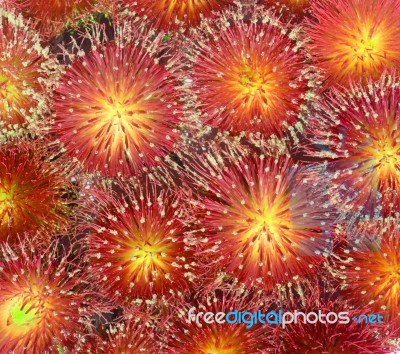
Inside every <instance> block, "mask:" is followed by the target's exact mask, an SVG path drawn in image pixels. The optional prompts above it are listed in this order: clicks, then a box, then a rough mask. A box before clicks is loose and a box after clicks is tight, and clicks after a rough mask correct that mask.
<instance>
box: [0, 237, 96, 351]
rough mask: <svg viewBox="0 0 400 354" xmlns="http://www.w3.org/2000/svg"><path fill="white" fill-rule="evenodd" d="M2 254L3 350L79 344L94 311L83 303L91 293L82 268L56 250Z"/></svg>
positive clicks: (0, 309) (4, 251) (0, 316)
mask: <svg viewBox="0 0 400 354" xmlns="http://www.w3.org/2000/svg"><path fill="white" fill-rule="evenodd" d="M1 252H2V254H1V259H2V260H1V262H0V267H1V270H2V271H1V273H0V299H1V300H0V351H1V352H2V353H9V352H16V353H17V352H18V353H22V352H23V351H27V352H30V353H44V352H47V351H49V350H50V351H52V350H54V351H55V350H56V348H57V347H60V346H61V347H63V346H71V345H72V344H74V342H76V340H77V338H76V337H75V334H76V333H78V332H81V333H82V331H83V330H84V329H83V323H84V322H85V318H86V316H87V315H90V314H89V313H88V311H87V308H85V307H83V306H82V305H83V303H84V299H85V296H87V293H88V292H87V290H83V288H82V286H81V285H82V284H83V277H82V275H81V270H80V268H78V267H76V268H75V269H72V268H71V266H70V264H69V262H68V261H67V256H65V257H61V259H57V257H56V254H55V252H53V251H51V250H50V249H49V250H47V251H46V252H44V253H41V254H39V253H37V252H35V254H33V252H31V251H28V250H27V249H26V248H25V247H24V246H23V245H22V246H21V248H20V249H19V251H18V253H14V252H13V251H11V249H10V248H9V247H8V246H4V247H3V248H2V251H1ZM78 287H80V289H79V290H78ZM92 301H94V299H92Z"/></svg>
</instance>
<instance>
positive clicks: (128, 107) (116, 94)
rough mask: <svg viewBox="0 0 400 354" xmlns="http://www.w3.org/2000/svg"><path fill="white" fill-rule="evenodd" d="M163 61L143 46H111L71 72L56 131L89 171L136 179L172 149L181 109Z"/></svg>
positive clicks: (60, 94) (59, 96)
mask: <svg viewBox="0 0 400 354" xmlns="http://www.w3.org/2000/svg"><path fill="white" fill-rule="evenodd" d="M137 36H138V37H137V38H136V39H138V38H139V34H137ZM153 40H154V43H158V42H160V41H161V40H162V39H161V38H157V39H153ZM140 43H142V44H143V41H141V42H140ZM154 45H155V44H154ZM159 49H160V48H159ZM159 60H160V59H156V58H154V57H152V55H151V54H149V53H148V50H147V49H145V48H143V47H141V44H138V43H129V44H126V45H125V46H124V48H120V47H119V46H118V45H117V44H115V43H109V44H107V45H105V46H104V47H101V48H98V49H97V50H92V51H91V52H90V53H89V54H87V55H86V56H85V57H84V58H81V59H77V60H75V61H74V62H73V63H72V65H71V67H70V68H69V69H68V71H67V73H66V75H65V76H64V78H63V80H62V82H61V84H60V86H59V87H58V89H57V91H56V94H55V101H54V110H55V126H54V130H55V131H56V132H57V134H58V136H59V138H60V140H61V141H62V142H63V143H64V144H65V148H66V150H67V153H68V154H69V155H70V156H72V157H76V158H77V159H78V160H79V161H80V162H81V163H82V164H83V165H84V167H85V168H86V169H88V170H89V171H95V170H99V171H100V172H102V173H103V174H105V175H110V176H116V175H118V174H122V175H132V174H135V173H137V172H139V171H140V170H142V169H143V168H144V167H145V166H149V165H154V164H155V163H157V161H160V160H161V158H162V157H163V156H164V155H165V154H166V153H167V152H168V150H170V149H171V148H172V147H173V145H174V142H175V141H176V139H177V136H178V134H177V132H176V130H175V129H176V125H177V123H178V122H179V107H177V103H176V101H175V89H174V86H173V83H172V79H171V75H170V73H169V72H168V70H166V69H165V67H163V66H162V65H160V64H159Z"/></svg>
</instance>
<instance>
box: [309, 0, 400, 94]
mask: <svg viewBox="0 0 400 354" xmlns="http://www.w3.org/2000/svg"><path fill="white" fill-rule="evenodd" d="M311 9H312V12H313V16H314V17H315V19H316V20H314V19H313V20H311V19H310V20H309V22H308V26H307V29H306V32H307V34H308V35H309V37H310V38H311V42H310V45H309V49H310V51H311V53H312V54H313V55H314V57H315V60H316V63H317V65H318V66H319V67H320V68H321V69H322V71H323V74H324V76H325V78H326V85H327V86H329V85H344V86H348V85H349V82H350V81H349V79H352V80H359V79H364V78H366V77H370V76H371V77H373V78H374V79H377V78H379V76H380V75H381V73H382V71H384V70H385V69H391V68H400V38H399V36H398V35H397V29H398V27H399V26H400V1H399V0H338V1H330V0H320V1H314V2H312V5H311Z"/></svg>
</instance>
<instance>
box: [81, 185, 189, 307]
mask: <svg viewBox="0 0 400 354" xmlns="http://www.w3.org/2000/svg"><path fill="white" fill-rule="evenodd" d="M114 187H115V188H116V189H117V190H118V191H119V192H118V193H116V192H113V191H111V190H108V189H105V190H93V191H91V192H90V193H91V194H92V195H93V198H94V201H93V203H94V207H93V208H92V209H93V215H94V220H93V221H91V222H88V223H87V224H86V225H85V227H86V228H87V229H88V231H89V253H88V254H89V257H90V258H89V261H90V265H91V269H92V270H93V271H94V272H95V274H98V275H99V283H100V284H101V285H102V286H103V288H104V292H105V293H106V294H107V295H108V296H109V297H112V298H117V299H118V300H119V301H120V302H121V303H122V304H128V303H130V302H132V301H134V300H135V299H138V298H143V297H145V298H146V299H149V298H152V296H153V295H154V296H161V295H167V296H170V294H173V295H176V294H180V293H181V291H183V290H184V289H185V287H187V286H188V284H189V283H190V282H191V281H193V279H194V278H195V274H194V270H195V263H194V258H193V250H192V249H191V246H190V245H189V243H188V241H187V240H186V238H185V232H187V231H188V229H187V225H186V223H187V220H188V216H187V215H186V213H187V210H185V208H187V207H186V205H185V203H184V197H183V195H182V196H181V195H180V194H182V193H180V192H177V193H175V192H169V191H167V190H161V189H160V188H158V187H157V186H156V185H155V184H154V182H150V181H149V180H146V181H145V182H144V183H142V182H139V183H138V184H133V183H130V182H123V181H121V182H118V183H116V185H115V186H114ZM89 212H90V210H89Z"/></svg>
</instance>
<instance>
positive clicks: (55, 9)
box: [6, 0, 95, 39]
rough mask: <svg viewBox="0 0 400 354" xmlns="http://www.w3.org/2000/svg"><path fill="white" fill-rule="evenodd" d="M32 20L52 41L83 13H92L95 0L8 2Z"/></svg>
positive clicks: (41, 32) (43, 34)
mask: <svg viewBox="0 0 400 354" xmlns="http://www.w3.org/2000/svg"><path fill="white" fill-rule="evenodd" d="M6 3H8V4H10V5H11V6H13V7H14V8H16V9H17V10H18V11H19V12H21V13H22V14H23V15H24V16H25V17H26V18H28V19H30V20H31V21H32V22H33V23H34V25H35V27H36V29H37V30H38V31H39V32H40V34H41V35H42V36H43V37H44V38H46V39H50V38H51V37H54V36H56V35H58V34H60V32H62V30H63V29H64V26H66V25H67V24H68V23H73V22H74V21H76V20H77V19H78V18H79V17H80V16H82V13H84V12H86V13H90V12H91V10H93V7H94V3H95V1H94V0H63V1H59V0H50V1H49V0H6Z"/></svg>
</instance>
